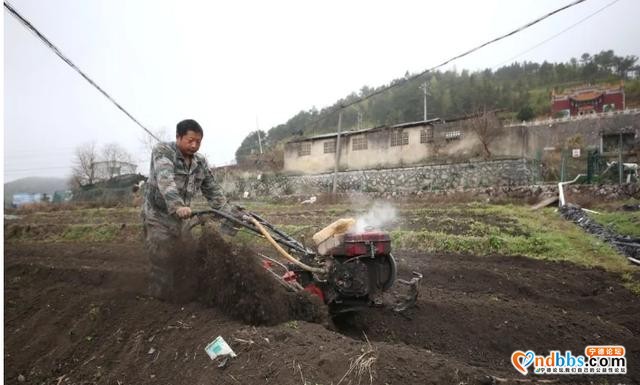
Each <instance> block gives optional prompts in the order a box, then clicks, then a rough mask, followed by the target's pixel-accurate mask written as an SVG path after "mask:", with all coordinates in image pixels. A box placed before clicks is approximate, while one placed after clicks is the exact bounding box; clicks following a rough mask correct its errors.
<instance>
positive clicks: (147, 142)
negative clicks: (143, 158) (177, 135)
mask: <svg viewBox="0 0 640 385" xmlns="http://www.w3.org/2000/svg"><path fill="white" fill-rule="evenodd" d="M153 134H154V135H155V136H156V138H159V139H160V140H161V141H165V142H166V141H169V140H170V139H169V133H168V130H167V128H166V127H161V128H159V129H157V130H155V131H153ZM156 138H154V137H152V136H151V135H149V134H145V135H144V136H143V137H142V138H140V143H142V146H143V148H144V151H145V153H146V154H147V155H148V156H150V155H151V151H152V150H153V148H154V147H155V145H156V144H158V140H156ZM148 156H147V157H148Z"/></svg>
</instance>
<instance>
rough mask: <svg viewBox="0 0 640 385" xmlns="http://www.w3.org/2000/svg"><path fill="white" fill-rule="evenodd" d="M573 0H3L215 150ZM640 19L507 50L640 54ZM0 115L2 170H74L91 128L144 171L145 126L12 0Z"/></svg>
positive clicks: (164, 121)
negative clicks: (194, 126)
mask: <svg viewBox="0 0 640 385" xmlns="http://www.w3.org/2000/svg"><path fill="white" fill-rule="evenodd" d="M569 2H571V1H570V0H562V1H561V0H519V1H513V0H483V1H473V0H468V1H462V0H447V1H424V0H423V1H405V0H396V1H393V2H391V1H371V0H369V1H328V0H324V1H314V2H311V1H299V0H297V1H295V0H292V1H277V0H273V1H233V2H231V1H225V2H213V1H177V0H176V1H158V0H148V1H137V0H136V1H133V0H127V1H125V0H102V1H98V0H51V1H42V0H12V1H10V3H11V4H12V5H13V6H14V8H16V10H17V11H18V12H20V13H21V14H22V15H23V16H24V17H25V18H27V19H28V20H30V21H31V22H32V24H33V25H34V26H36V27H37V28H38V29H39V30H40V31H41V32H43V33H44V34H45V36H47V37H48V38H49V39H50V40H51V41H52V42H53V43H54V44H55V45H57V46H58V48H60V50H61V51H62V52H63V53H64V54H66V55H67V56H68V57H69V58H70V59H71V60H72V61H74V62H75V63H76V64H77V65H78V66H79V67H80V68H81V69H83V70H84V71H85V72H86V73H87V74H89V76H91V77H92V78H93V79H94V80H95V81H96V82H97V83H98V84H99V85H101V86H102V87H103V88H104V89H105V90H106V91H107V92H109V93H110V94H111V95H112V96H113V97H114V98H115V99H116V100H117V101H119V102H120V103H121V104H122V105H123V106H124V107H125V108H126V109H127V110H128V111H129V112H131V113H132V114H133V116H135V117H136V118H137V119H138V120H139V121H140V122H142V124H143V125H145V126H146V127H148V128H150V129H151V130H153V131H159V130H164V131H165V132H166V133H167V134H168V135H167V138H169V139H171V138H173V137H174V136H175V125H176V123H177V122H178V121H179V120H182V119H185V118H193V119H196V120H197V121H199V122H200V124H201V125H202V126H203V128H204V131H205V135H204V141H203V145H202V148H201V152H202V153H204V154H205V155H206V156H207V158H208V159H209V161H210V163H211V164H214V165H223V164H228V163H230V162H231V161H232V160H233V158H234V153H235V150H236V149H237V148H238V146H239V145H240V143H241V141H242V139H243V138H244V137H245V136H246V135H247V134H248V133H249V132H251V131H252V130H255V129H256V125H257V124H258V125H259V128H260V129H264V130H265V131H266V130H267V129H269V128H270V127H273V126H275V125H277V124H280V123H284V122H286V121H287V119H289V118H290V117H292V116H293V115H294V114H296V113H297V112H299V111H301V110H307V109H309V108H311V107H313V106H315V107H317V108H322V107H325V106H327V105H330V104H332V103H334V102H335V101H336V100H337V99H339V98H340V97H344V96H346V95H347V94H348V93H350V92H352V91H358V90H359V89H360V88H361V87H362V86H363V85H369V86H378V85H382V84H385V83H388V82H389V81H390V80H392V79H394V78H398V77H401V76H403V75H404V74H405V72H406V71H409V72H419V71H423V70H424V69H426V68H429V67H432V66H434V65H436V64H439V63H440V62H442V61H444V60H445V59H448V58H450V57H452V56H455V55H456V54H459V53H461V52H463V51H465V50H467V49H469V48H472V47H474V46H476V45H478V44H480V43H483V42H485V41H487V40H490V39H492V38H494V37H496V36H498V35H500V34H503V33H506V32H508V31H510V30H512V29H515V28H516V27H519V26H521V25H523V24H525V23H526V22H528V21H531V20H532V19H534V18H536V17H539V16H541V15H543V14H545V13H547V12H549V11H551V10H553V9H556V8H558V7H560V6H561V5H564V4H568V3H569ZM611 2H612V0H588V1H586V2H585V3H582V4H579V5H577V6H575V7H573V8H570V9H569V10H566V11H564V12H562V13H560V14H558V15H555V16H552V17H551V18H549V19H547V20H545V21H543V22H541V23H540V24H537V25H536V26H534V27H532V28H530V29H528V30H526V31H525V32H522V33H519V34H517V35H515V36H513V37H510V38H508V39H505V40H503V41H502V42H499V43H497V44H495V45H493V46H490V47H487V48H485V49H482V50H481V51H479V52H477V53H474V54H472V55H470V56H468V57H466V58H464V59H461V60H458V61H456V62H455V63H453V64H452V65H451V66H449V67H448V68H453V67H454V66H455V68H456V69H457V70H461V69H470V70H476V69H483V68H494V67H497V66H498V65H501V64H503V63H504V62H506V61H509V60H510V59H511V58H513V57H514V56H516V55H518V54H519V53H521V52H523V51H525V50H527V49H529V48H531V47H533V46H535V45H536V44H538V43H540V42H542V41H543V40H545V39H547V38H549V37H551V36H553V35H555V34H556V33H558V32H560V31H562V30H563V29H565V28H567V27H569V26H570V25H572V24H574V23H576V22H577V21H579V20H581V19H583V18H585V17H586V16H588V15H589V14H591V13H593V12H595V11H596V10H598V9H599V8H602V7H604V6H605V5H607V4H609V3H611ZM639 18H640V1H638V0H619V1H618V2H617V3H615V4H613V5H612V6H610V7H609V8H607V9H605V10H604V11H602V12H600V13H598V14H597V15H595V16H593V17H592V18H590V19H589V20H587V21H585V22H583V23H581V24H580V25H578V26H576V27H574V28H573V29H571V30H569V31H567V32H565V33H563V34H561V35H560V36H558V37H556V38H554V39H552V40H551V41H549V42H547V43H545V44H544V45H541V46H540V47H538V48H536V49H534V50H531V51H530V52H528V53H526V54H524V55H522V56H519V57H517V58H516V59H514V60H511V61H515V60H517V61H522V60H529V61H538V62H542V61H543V60H547V61H567V60H569V59H570V58H571V57H579V56H580V55H581V54H582V53H584V52H589V53H591V54H593V53H597V52H599V51H601V50H605V49H613V50H614V51H615V52H616V54H618V55H631V54H633V55H636V56H640V23H638V19H639ZM417 118H419V117H417ZM256 121H257V123H256ZM4 127H5V129H4V139H5V143H4V149H5V154H4V161H5V165H4V167H5V173H4V176H5V181H11V180H14V179H17V178H21V177H25V176H66V175H69V174H70V167H71V163H72V160H73V151H74V149H75V148H76V147H78V146H80V145H82V144H84V143H88V142H95V143H96V144H97V145H98V146H100V145H103V144H106V143H112V142H117V143H119V144H121V145H122V146H124V147H125V148H127V149H128V150H129V151H130V152H131V153H133V154H134V156H135V158H136V160H137V161H139V162H140V167H139V171H140V172H142V173H143V174H147V173H148V169H147V167H148V160H147V157H148V156H149V152H148V150H147V149H146V148H145V146H144V145H143V137H144V133H143V131H142V129H140V127H138V126H137V125H136V124H135V123H133V122H132V121H131V120H129V119H128V118H127V117H126V116H125V115H124V114H123V113H122V112H121V111H119V110H118V109H116V108H115V107H114V106H113V105H112V104H111V103H110V102H109V101H108V100H107V99H106V98H104V97H103V96H102V95H101V94H99V93H98V92H97V91H96V90H95V89H94V88H93V87H92V86H90V85H89V84H88V83H87V82H86V81H85V80H84V79H83V78H81V77H80V76H79V75H78V74H77V73H76V72H75V71H73V70H72V69H71V68H70V67H69V66H68V65H67V64H65V63H64V62H62V61H61V60H60V59H59V58H58V57H57V56H55V55H54V54H53V53H52V52H51V51H50V50H49V49H48V48H47V47H45V46H44V45H43V44H42V43H41V42H40V41H39V40H38V39H37V38H36V37H35V36H34V35H33V34H32V33H30V32H29V31H28V30H26V29H25V28H24V27H23V26H22V25H21V24H20V23H19V22H18V21H17V20H16V19H15V18H14V17H13V16H11V15H10V14H9V13H8V12H7V11H6V10H5V12H4Z"/></svg>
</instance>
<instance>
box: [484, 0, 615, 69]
mask: <svg viewBox="0 0 640 385" xmlns="http://www.w3.org/2000/svg"><path fill="white" fill-rule="evenodd" d="M618 1H620V0H614V1H612V2H610V3H609V4H607V5H605V6H604V7H602V8H600V9H598V10H597V11H595V12H593V13H591V14H589V15H588V16H586V17H584V18H582V19H580V20H578V21H577V22H576V23H573V24H571V25H570V26H568V27H567V28H565V29H563V30H562V31H560V32H558V33H556V34H555V35H553V36H550V37H548V38H547V39H545V40H543V41H541V42H540V43H538V44H536V45H534V46H533V47H530V48H528V49H526V50H524V51H522V52H520V53H519V54H517V55H515V56H513V57H512V58H510V59H507V60H505V61H503V62H502V63H500V64H498V65H496V66H494V67H493V69H496V68H498V67H501V66H503V65H504V64H507V63H509V62H511V61H512V60H514V59H517V58H519V57H520V56H522V55H524V54H526V53H528V52H531V51H533V50H534V49H536V48H538V47H540V46H541V45H543V44H545V43H547V42H548V41H550V40H553V39H555V38H556V37H558V36H560V35H562V34H563V33H565V32H567V31H568V30H570V29H572V28H574V27H576V26H577V25H579V24H581V23H583V22H585V21H587V20H589V19H590V18H592V17H593V16H595V15H597V14H598V13H600V12H602V11H604V10H605V9H607V8H609V7H610V6H612V5H614V4H615V3H617V2H618Z"/></svg>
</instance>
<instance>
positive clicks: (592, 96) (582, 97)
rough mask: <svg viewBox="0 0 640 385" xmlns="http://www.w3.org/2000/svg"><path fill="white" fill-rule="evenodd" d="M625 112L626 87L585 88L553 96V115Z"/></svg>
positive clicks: (573, 89)
mask: <svg viewBox="0 0 640 385" xmlns="http://www.w3.org/2000/svg"><path fill="white" fill-rule="evenodd" d="M616 110H624V85H623V84H622V83H621V84H620V85H619V86H613V87H612V86H610V85H605V86H583V87H579V88H572V89H569V90H566V91H564V92H563V93H561V94H556V93H555V90H554V91H553V94H552V96H551V113H552V114H553V115H554V116H556V115H564V116H577V115H585V114H593V113H598V112H608V111H616Z"/></svg>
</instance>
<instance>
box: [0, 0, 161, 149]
mask: <svg viewBox="0 0 640 385" xmlns="http://www.w3.org/2000/svg"><path fill="white" fill-rule="evenodd" d="M4 7H5V8H6V9H7V10H8V11H9V12H10V13H11V14H12V15H13V16H14V17H15V18H16V19H18V20H19V21H20V22H21V23H22V24H23V25H24V26H25V27H27V28H28V29H29V30H30V31H31V32H33V33H34V34H35V35H36V36H37V37H38V38H39V39H40V41H42V43H44V45H46V46H47V47H49V48H50V49H51V50H52V51H53V52H54V53H55V54H56V55H58V57H59V58H60V59H62V61H64V62H65V63H67V64H68V65H69V66H70V67H71V68H73V69H74V70H76V72H78V73H79V74H80V75H81V76H82V77H83V78H84V79H85V80H86V81H88V82H89V84H91V85H92V86H94V87H95V88H96V89H97V90H98V91H100V93H101V94H102V95H104V96H105V97H106V98H107V99H109V101H110V102H111V103H113V104H114V105H115V106H116V107H118V109H119V110H120V111H122V112H123V113H124V114H125V115H127V116H128V117H129V119H131V120H133V122H134V123H136V124H137V125H138V126H140V128H142V129H143V130H145V131H146V133H147V134H149V135H150V136H151V137H152V138H154V139H155V140H157V141H158V142H159V141H160V139H158V138H157V137H156V136H155V135H154V134H153V133H152V132H151V131H149V130H148V129H147V128H146V127H145V126H143V125H142V124H141V123H140V122H139V121H138V120H137V119H136V118H134V117H133V115H131V114H130V113H129V112H128V111H127V110H125V109H124V107H122V106H121V105H120V104H119V103H118V102H116V101H115V99H113V98H112V97H111V96H110V95H109V94H108V93H107V92H106V91H105V90H103V89H102V88H101V87H100V86H99V85H97V84H96V82H94V81H93V80H92V79H91V78H90V77H89V76H88V75H86V74H85V73H84V72H83V71H82V70H81V69H80V68H78V66H76V65H75V64H74V63H73V62H72V61H71V60H70V59H69V58H67V57H66V56H65V55H64V54H63V53H62V52H61V51H60V50H59V49H58V47H56V46H55V45H54V44H53V43H51V41H50V40H49V39H47V37H46V36H44V35H43V34H42V33H41V32H40V31H38V29H37V28H36V27H34V26H33V25H32V24H31V23H30V22H29V21H28V20H27V19H25V18H24V17H23V16H22V15H20V14H19V13H18V11H16V10H15V9H14V8H13V7H12V6H11V5H9V3H8V2H7V1H6V0H5V1H4Z"/></svg>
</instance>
